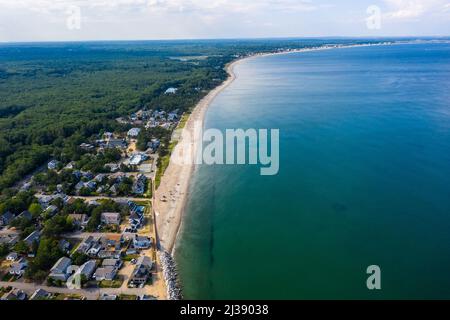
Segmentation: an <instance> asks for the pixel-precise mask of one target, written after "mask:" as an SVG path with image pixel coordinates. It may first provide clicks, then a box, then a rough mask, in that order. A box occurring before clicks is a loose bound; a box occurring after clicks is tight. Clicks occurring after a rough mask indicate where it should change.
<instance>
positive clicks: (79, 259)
mask: <svg viewBox="0 0 450 320" xmlns="http://www.w3.org/2000/svg"><path fill="white" fill-rule="evenodd" d="M88 260H89V256H87V255H86V254H84V253H81V252H78V251H77V252H75V253H74V254H73V255H72V262H73V264H74V265H77V266H81V265H82V264H84V263H85V262H87V261H88Z"/></svg>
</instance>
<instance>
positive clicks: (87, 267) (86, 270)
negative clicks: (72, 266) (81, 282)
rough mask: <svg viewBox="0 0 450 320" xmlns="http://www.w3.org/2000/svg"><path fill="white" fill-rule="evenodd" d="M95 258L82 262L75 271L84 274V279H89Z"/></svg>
mask: <svg viewBox="0 0 450 320" xmlns="http://www.w3.org/2000/svg"><path fill="white" fill-rule="evenodd" d="M95 266H96V263H95V260H89V261H88V262H86V263H84V264H83V265H81V266H80V268H79V269H78V271H77V273H78V274H80V275H84V276H85V277H86V279H90V278H91V277H92V275H93V274H94V271H95Z"/></svg>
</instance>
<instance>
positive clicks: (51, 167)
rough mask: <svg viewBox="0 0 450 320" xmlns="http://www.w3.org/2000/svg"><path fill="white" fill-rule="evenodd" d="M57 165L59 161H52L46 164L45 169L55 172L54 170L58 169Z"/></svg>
mask: <svg viewBox="0 0 450 320" xmlns="http://www.w3.org/2000/svg"><path fill="white" fill-rule="evenodd" d="M58 165H59V161H56V160H52V161H50V162H49V163H48V164H47V168H48V170H55V169H56V168H58Z"/></svg>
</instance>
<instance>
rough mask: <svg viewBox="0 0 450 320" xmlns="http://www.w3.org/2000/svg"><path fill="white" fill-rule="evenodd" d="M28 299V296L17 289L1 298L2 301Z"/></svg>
mask: <svg viewBox="0 0 450 320" xmlns="http://www.w3.org/2000/svg"><path fill="white" fill-rule="evenodd" d="M26 298H27V294H26V293H25V292H24V291H22V290H19V289H17V288H15V289H12V290H11V291H10V292H8V293H5V294H4V295H3V297H2V298H1V300H22V301H23V300H26Z"/></svg>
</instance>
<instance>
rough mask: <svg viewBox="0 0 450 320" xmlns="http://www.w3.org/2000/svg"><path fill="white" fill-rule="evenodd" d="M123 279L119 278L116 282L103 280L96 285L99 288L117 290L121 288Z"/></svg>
mask: <svg viewBox="0 0 450 320" xmlns="http://www.w3.org/2000/svg"><path fill="white" fill-rule="evenodd" d="M122 284H123V279H121V278H119V279H116V280H103V281H100V282H99V283H98V287H99V288H114V289H118V288H120V287H121V286H122Z"/></svg>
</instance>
